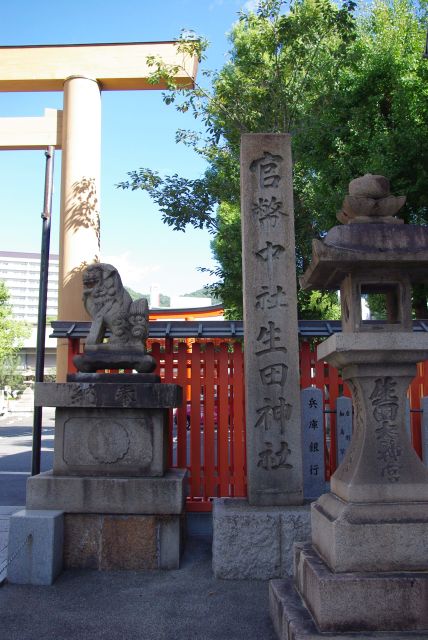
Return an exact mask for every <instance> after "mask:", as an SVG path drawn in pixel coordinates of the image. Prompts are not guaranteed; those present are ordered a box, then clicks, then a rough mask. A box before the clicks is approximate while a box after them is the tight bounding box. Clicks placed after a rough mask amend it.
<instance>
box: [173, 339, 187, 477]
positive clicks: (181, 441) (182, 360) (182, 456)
mask: <svg viewBox="0 0 428 640" xmlns="http://www.w3.org/2000/svg"><path fill="white" fill-rule="evenodd" d="M187 380H188V378H187V345H186V344H185V343H183V342H181V343H179V345H178V353H177V384H179V385H181V386H182V387H183V404H182V406H181V407H180V408H179V409H177V413H176V416H177V466H178V468H179V469H186V468H187V467H188V466H189V461H188V451H187V400H186V398H187Z"/></svg>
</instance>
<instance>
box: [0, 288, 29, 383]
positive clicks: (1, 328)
mask: <svg viewBox="0 0 428 640" xmlns="http://www.w3.org/2000/svg"><path fill="white" fill-rule="evenodd" d="M30 333H31V329H30V327H29V325H28V324H27V323H25V322H21V321H19V320H16V319H15V318H14V317H13V315H12V309H11V307H10V304H9V293H8V290H7V287H6V285H5V283H4V282H3V281H2V280H0V388H2V387H4V385H5V384H9V385H10V386H13V384H14V383H15V382H16V381H17V379H18V378H19V376H17V373H16V368H17V365H18V352H19V349H20V348H21V347H22V344H23V341H24V339H25V338H28V337H29V336H30Z"/></svg>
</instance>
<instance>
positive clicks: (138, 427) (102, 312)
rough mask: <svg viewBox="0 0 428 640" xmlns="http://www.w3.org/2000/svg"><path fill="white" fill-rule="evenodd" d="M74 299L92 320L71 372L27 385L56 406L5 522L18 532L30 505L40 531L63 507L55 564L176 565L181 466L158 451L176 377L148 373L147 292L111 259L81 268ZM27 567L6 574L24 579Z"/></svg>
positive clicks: (28, 521) (163, 447)
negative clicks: (131, 284) (136, 291)
mask: <svg viewBox="0 0 428 640" xmlns="http://www.w3.org/2000/svg"><path fill="white" fill-rule="evenodd" d="M83 301H84V306H85V309H86V311H87V312H88V313H89V315H90V316H91V317H92V325H91V329H90V332H89V335H88V338H87V341H86V346H85V351H84V353H83V354H81V355H78V356H75V359H74V362H75V365H76V367H77V368H78V370H79V372H78V373H76V374H70V375H69V376H68V379H67V382H66V383H62V384H61V383H38V384H37V385H36V390H35V402H36V405H38V406H54V407H56V415H55V451H54V466H53V470H52V471H49V472H45V473H41V474H39V475H37V476H33V477H32V478H29V480H28V482H27V502H26V507H27V508H26V510H25V511H24V512H19V517H17V518H16V520H13V518H12V521H11V527H12V529H11V530H13V527H15V526H16V527H18V528H19V531H20V533H21V536H18V539H19V537H22V535H23V533H24V531H23V528H24V529H25V527H28V528H31V527H33V526H34V522H35V520H34V514H35V513H37V514H39V520H38V522H39V521H40V523H41V524H39V526H40V527H41V528H40V531H39V533H40V534H41V535H44V534H43V522H44V521H45V522H46V527H45V528H46V530H49V531H50V530H52V529H53V526H52V524H51V521H52V519H53V518H55V519H56V520H55V521H57V519H58V514H60V513H63V514H64V517H63V528H60V527H59V526H58V525H57V526H56V530H57V531H58V532H59V533H58V535H57V538H58V536H59V535H61V536H63V538H61V542H60V543H59V542H58V539H56V542H55V545H54V546H55V547H56V549H57V552H56V554H51V555H52V557H53V560H52V563H53V564H54V566H55V567H56V570H55V571H56V572H57V571H58V567H61V562H60V561H59V560H58V554H59V556H60V560H63V562H64V565H65V566H66V567H80V568H92V569H100V570H110V569H111V570H115V569H156V568H162V569H173V568H178V566H179V562H180V553H181V546H182V530H183V523H184V501H185V480H186V471H185V470H181V469H168V463H167V460H168V426H169V420H168V418H169V415H168V410H169V409H170V408H172V407H177V406H180V404H181V401H182V390H181V387H179V386H178V385H175V384H163V383H161V382H160V378H159V376H157V375H155V374H154V373H153V370H154V368H155V366H156V363H155V360H154V359H153V358H152V356H150V355H149V354H148V353H146V338H147V335H148V304H147V300H145V299H141V300H136V301H132V300H131V298H130V296H129V294H128V293H127V291H126V290H125V289H124V288H123V286H122V282H121V279H120V276H119V274H118V272H117V270H116V269H115V268H114V267H112V266H111V265H108V264H94V265H91V266H89V267H88V268H87V269H86V270H85V271H84V273H83ZM106 336H107V337H108V342H105V341H104V340H105V337H106ZM99 369H134V370H136V372H137V373H131V374H126V373H118V374H108V373H97V370H99ZM62 532H63V533H62ZM27 533H28V531H27ZM13 551H14V550H13V548H11V552H12V553H13ZM28 573H30V574H31V571H30V572H28V568H26V570H25V571H24V572H21V573H19V572H15V574H14V573H13V571H12V573H11V574H10V576H9V578H10V579H11V581H13V582H25V581H27V579H26V577H25V576H27V575H28ZM53 573H55V572H53ZM52 575H53V574H52V571H51V572H48V576H50V577H49V580H51V578H52ZM53 578H55V575H53Z"/></svg>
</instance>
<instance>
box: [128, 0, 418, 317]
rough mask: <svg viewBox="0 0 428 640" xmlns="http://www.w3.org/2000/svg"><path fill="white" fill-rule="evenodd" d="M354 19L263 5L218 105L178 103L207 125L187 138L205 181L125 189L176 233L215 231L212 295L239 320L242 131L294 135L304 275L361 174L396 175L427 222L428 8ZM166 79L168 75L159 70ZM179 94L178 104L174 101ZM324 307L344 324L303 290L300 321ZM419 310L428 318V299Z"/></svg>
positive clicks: (315, 6) (138, 180)
mask: <svg viewBox="0 0 428 640" xmlns="http://www.w3.org/2000/svg"><path fill="white" fill-rule="evenodd" d="M354 9H355V4H354V3H353V2H352V1H348V2H345V3H344V4H343V5H342V6H341V7H338V6H336V4H335V3H334V2H332V1H331V0H296V1H294V2H292V3H291V4H290V5H286V3H285V2H283V1H281V0H261V1H260V2H259V7H258V9H257V11H255V12H247V13H243V14H241V16H240V20H239V21H238V22H237V24H236V25H234V27H233V29H232V32H231V36H230V40H231V55H230V60H229V62H227V63H226V65H225V66H224V67H223V69H221V71H220V72H219V73H217V74H214V75H213V78H212V80H213V82H212V84H213V93H212V96H211V97H208V98H207V93H206V92H205V91H204V90H203V89H201V88H200V87H196V89H195V90H194V91H191V92H188V93H187V94H186V95H184V96H183V98H182V100H181V101H180V102H179V103H177V101H176V104H177V108H178V109H179V110H181V111H186V110H189V109H190V110H193V113H194V115H195V117H198V118H200V119H201V120H202V122H203V125H204V127H205V130H206V135H205V136H204V137H203V138H201V136H198V135H196V134H195V133H194V132H186V131H179V132H178V135H177V139H178V140H180V141H183V142H184V143H186V144H189V145H192V146H193V147H194V149H195V151H196V152H197V153H199V154H201V155H202V156H203V157H205V158H206V159H207V161H208V169H207V170H206V172H205V174H204V176H203V177H202V178H200V179H197V180H187V179H185V178H182V177H179V176H177V175H175V176H168V177H166V178H161V177H160V176H159V175H158V174H157V173H156V172H155V171H152V170H149V169H140V170H139V171H133V172H130V173H129V174H128V176H129V179H128V180H127V181H125V182H123V183H121V185H120V186H121V187H123V188H132V189H140V188H141V189H144V190H146V191H148V192H149V194H150V195H151V196H152V198H153V199H154V200H155V201H156V202H157V204H158V205H159V208H160V210H161V212H162V216H163V219H164V221H165V222H166V223H167V224H169V225H171V226H173V228H175V229H177V230H184V229H185V228H186V225H187V224H191V225H193V226H195V227H206V228H208V229H209V230H210V231H212V233H213V234H214V238H213V242H212V249H213V253H214V255H215V257H216V258H217V261H218V263H219V266H218V268H217V270H216V271H215V273H216V275H217V276H218V282H217V284H216V285H214V287H213V289H214V292H215V294H216V295H218V296H220V297H221V298H222V299H223V302H224V303H225V305H226V307H228V308H229V310H230V314H232V315H240V313H241V308H242V300H241V295H240V290H241V263H240V251H241V249H240V213H239V143H240V135H241V133H242V132H263V131H268V132H271V131H272V132H288V131H289V132H291V133H292V134H293V156H294V200H295V216H296V245H297V246H296V254H297V270H298V272H299V273H301V272H303V271H304V270H305V268H306V267H307V265H308V262H309V261H310V257H311V240H312V238H314V237H322V236H323V235H324V233H325V232H326V231H327V230H328V229H329V228H330V227H331V226H333V225H334V224H335V213H336V211H337V210H338V208H339V207H340V204H341V201H342V199H343V196H344V194H345V193H346V191H347V185H348V182H349V181H350V180H351V179H352V178H355V177H356V176H358V175H362V174H364V173H366V172H371V173H381V174H383V175H387V176H388V177H389V178H390V179H391V182H392V186H393V188H394V191H395V192H396V193H405V194H406V195H407V196H408V201H407V205H406V210H405V212H404V216H405V218H406V220H408V221H417V222H425V221H426V220H427V212H428V201H427V198H428V162H427V151H428V100H427V91H428V65H427V63H426V61H424V60H423V59H422V51H423V46H424V37H425V33H426V31H425V30H426V22H425V21H426V4H424V5H421V4H418V5H415V4H413V3H412V2H411V1H410V0H391V2H388V1H387V0H375V2H374V3H373V4H372V5H370V6H369V7H368V8H367V9H365V10H361V11H360V12H359V13H358V16H357V17H354ZM156 71H157V73H164V74H166V75H167V74H168V69H167V68H162V65H160V64H158V66H157V70H156ZM178 95H180V92H172V93H171V94H169V95H167V96H166V100H167V102H174V101H175V100H176V98H177V96H178ZM316 301H318V307H319V311H321V312H322V313H323V314H327V315H328V316H329V317H332V316H331V314H337V305H336V304H335V299H334V296H327V297H325V298H324V297H319V295H318V294H317V295H315V296H314V295H309V294H307V293H305V292H300V293H299V311H300V314H301V316H304V317H313V314H314V312H315V311H314V306H315V307H316V306H317V304H316ZM418 302H422V304H419V312H422V311H423V309H424V308H425V314H423V315H426V292H424V291H422V292H419V300H418V298H417V297H416V299H415V306H417V305H418ZM321 303H322V304H321ZM424 305H425V306H424ZM319 315H320V313H318V316H319Z"/></svg>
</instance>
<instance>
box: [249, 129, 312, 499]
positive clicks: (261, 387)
mask: <svg viewBox="0 0 428 640" xmlns="http://www.w3.org/2000/svg"><path fill="white" fill-rule="evenodd" d="M241 210H242V213H241V216H242V265H243V295H244V323H245V350H244V357H245V387H246V388H245V400H246V406H245V411H246V436H247V482H248V501H249V503H250V505H269V506H275V505H276V506H282V505H289V504H302V502H303V481H302V448H301V435H300V431H301V419H300V401H299V400H300V399H299V393H300V384H299V343H298V325H297V296H296V254H295V248H294V247H295V240H294V210H293V183H292V164H291V143H290V136H289V135H286V134H284V135H267V134H247V135H243V136H242V140H241Z"/></svg>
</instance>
